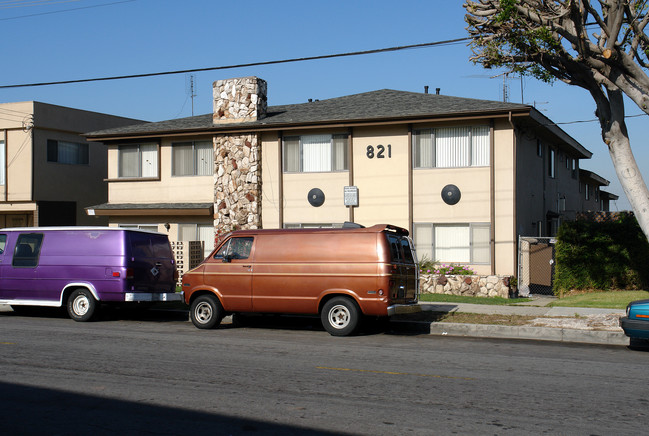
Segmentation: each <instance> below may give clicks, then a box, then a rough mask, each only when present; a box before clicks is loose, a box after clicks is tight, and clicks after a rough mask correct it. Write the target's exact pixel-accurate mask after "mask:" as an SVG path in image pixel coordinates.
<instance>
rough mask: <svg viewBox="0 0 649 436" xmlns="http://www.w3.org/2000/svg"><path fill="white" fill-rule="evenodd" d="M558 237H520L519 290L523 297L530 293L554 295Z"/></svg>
mask: <svg viewBox="0 0 649 436" xmlns="http://www.w3.org/2000/svg"><path fill="white" fill-rule="evenodd" d="M555 242H556V238H542V237H528V236H519V238H518V292H519V295H520V296H522V297H525V296H528V295H530V294H540V295H554V293H553V291H552V285H553V284H554V265H555V257H554V256H555V253H554V244H555Z"/></svg>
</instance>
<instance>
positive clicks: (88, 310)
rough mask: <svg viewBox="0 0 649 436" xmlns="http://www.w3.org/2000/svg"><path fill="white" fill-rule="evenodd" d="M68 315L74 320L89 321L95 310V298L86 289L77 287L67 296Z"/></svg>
mask: <svg viewBox="0 0 649 436" xmlns="http://www.w3.org/2000/svg"><path fill="white" fill-rule="evenodd" d="M67 307H68V315H69V316H70V318H72V319H73V320H75V321H78V322H85V321H90V320H91V319H92V318H93V317H94V316H95V313H96V312H97V300H95V297H93V296H92V293H90V291H89V290H87V289H77V290H76V291H74V292H72V294H70V298H68V304H67Z"/></svg>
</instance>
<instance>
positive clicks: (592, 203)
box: [579, 170, 618, 212]
mask: <svg viewBox="0 0 649 436" xmlns="http://www.w3.org/2000/svg"><path fill="white" fill-rule="evenodd" d="M609 183H610V182H609V181H608V180H606V179H605V178H603V177H601V176H599V175H597V174H595V173H594V172H592V171H587V170H579V193H580V199H581V208H580V210H581V211H584V212H585V211H592V212H596V211H600V210H604V211H608V210H609V202H610V200H617V199H618V196H617V195H614V194H610V193H608V192H605V191H602V190H601V189H600V188H601V187H602V186H608V185H609ZM602 193H603V195H602Z"/></svg>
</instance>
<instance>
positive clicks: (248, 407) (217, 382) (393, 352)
mask: <svg viewBox="0 0 649 436" xmlns="http://www.w3.org/2000/svg"><path fill="white" fill-rule="evenodd" d="M648 356H649V354H647V353H646V352H642V351H633V350H630V349H629V348H627V347H621V346H602V345H585V344H574V343H557V342H543V341H527V340H500V339H477V338H456V337H448V336H434V335H429V334H419V333H418V332H416V331H410V332H407V333H399V332H394V331H388V332H381V331H377V332H366V333H364V334H362V335H359V336H355V337H348V338H339V337H332V336H330V335H329V334H327V333H326V332H325V331H324V330H323V329H322V327H320V326H319V325H318V320H317V319H309V318H306V319H305V318H276V317H269V318H268V319H264V320H262V321H261V322H259V323H255V324H253V326H251V327H246V328H235V327H233V326H231V325H224V326H223V327H222V328H219V329H216V330H211V331H201V330H198V329H196V328H194V327H193V325H192V324H191V323H190V322H188V321H187V320H186V314H183V313H160V312H152V313H147V314H141V315H132V314H129V315H128V316H121V315H120V314H117V315H112V316H111V315H109V316H105V317H104V318H103V319H102V320H101V321H98V322H92V323H75V322H73V321H71V320H69V319H67V318H66V317H65V316H62V315H55V314H47V315H38V316H31V317H23V316H17V315H14V314H13V312H9V311H6V312H1V313H0V375H1V376H2V382H1V383H2V386H1V389H2V393H3V395H2V396H1V397H0V398H1V399H0V408H1V409H0V410H2V411H3V432H4V433H5V434H49V435H57V434H71V433H74V434H81V435H83V434H93V435H108V434H111V435H112V434H165V435H181V434H182V435H185V434H191V433H208V434H372V435H395V434H422V435H424V434H512V435H513V434H515V435H521V434H541V433H549V434H584V435H586V434H622V433H634V434H641V433H643V432H644V431H645V430H646V426H645V424H646V421H647V407H646V405H647V400H646V395H645V393H644V383H642V381H643V380H644V379H645V377H646V362H647V357H648Z"/></svg>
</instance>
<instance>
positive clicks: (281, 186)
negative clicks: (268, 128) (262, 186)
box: [277, 130, 284, 229]
mask: <svg viewBox="0 0 649 436" xmlns="http://www.w3.org/2000/svg"><path fill="white" fill-rule="evenodd" d="M282 136H283V133H282V131H281V130H280V131H278V132H277V160H278V169H279V170H278V174H277V175H278V176H279V177H278V178H277V190H278V191H279V192H278V194H277V196H278V200H277V203H278V205H277V210H278V212H279V217H278V220H279V223H278V226H277V227H278V228H280V229H283V228H284V168H283V167H284V155H283V154H282V152H283V150H282V148H283V147H282Z"/></svg>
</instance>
